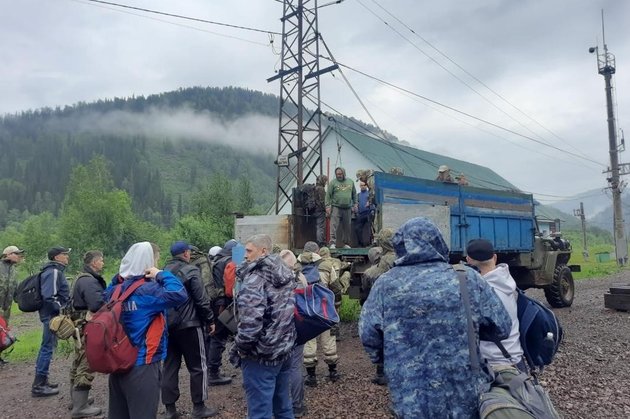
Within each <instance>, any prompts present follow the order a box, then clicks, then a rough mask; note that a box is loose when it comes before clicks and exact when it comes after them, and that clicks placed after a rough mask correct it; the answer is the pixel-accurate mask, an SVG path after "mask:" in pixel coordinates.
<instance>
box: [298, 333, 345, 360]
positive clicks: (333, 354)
mask: <svg viewBox="0 0 630 419" xmlns="http://www.w3.org/2000/svg"><path fill="white" fill-rule="evenodd" d="M318 343H319V344H320V345H321V347H322V350H323V352H324V362H325V363H327V364H329V365H331V364H336V363H337V359H339V357H338V356H337V339H336V338H335V337H334V336H331V334H330V330H326V331H325V332H324V333H322V334H321V335H319V336H317V337H316V338H315V339H311V340H309V341H308V342H306V344H305V345H304V367H306V368H309V367H314V366H316V365H317V344H318Z"/></svg>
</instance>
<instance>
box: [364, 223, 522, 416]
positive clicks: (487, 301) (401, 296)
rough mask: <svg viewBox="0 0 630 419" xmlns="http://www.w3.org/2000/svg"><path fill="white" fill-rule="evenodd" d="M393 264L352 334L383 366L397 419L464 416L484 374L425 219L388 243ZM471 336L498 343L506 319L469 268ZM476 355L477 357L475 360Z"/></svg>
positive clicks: (444, 251)
mask: <svg viewBox="0 0 630 419" xmlns="http://www.w3.org/2000/svg"><path fill="white" fill-rule="evenodd" d="M392 244H393V245H394V249H396V255H397V256H398V259H396V262H395V266H394V267H393V268H392V269H390V270H389V271H388V272H386V273H385V274H383V275H382V276H381V277H380V279H379V280H378V281H376V282H375V283H374V287H373V288H372V291H371V292H370V295H369V297H368V299H367V301H366V302H365V304H364V305H363V309H362V311H361V318H360V320H359V334H360V337H361V341H362V342H363V346H364V348H365V350H366V351H367V353H368V355H369V356H370V358H371V360H372V362H374V363H380V362H383V363H384V364H385V373H386V375H387V377H388V379H389V391H390V396H391V400H392V408H393V410H394V411H395V414H396V416H397V417H405V418H417V417H430V418H471V417H476V416H477V412H478V401H479V394H480V392H481V391H487V390H488V389H489V388H490V378H489V377H488V375H487V373H486V372H484V371H483V370H482V371H473V369H472V368H471V361H470V360H471V355H472V354H470V351H469V344H468V337H469V335H468V316H467V313H466V309H465V308H464V305H463V303H462V297H461V295H460V285H459V278H458V275H457V273H456V272H455V270H454V269H453V267H452V266H451V265H450V264H449V263H448V261H449V250H448V246H447V245H446V243H445V242H444V239H443V238H442V235H441V234H440V231H439V230H438V229H437V227H436V226H435V225H434V224H433V223H432V222H430V221H429V220H428V219H426V218H422V217H418V218H413V219H411V220H409V221H407V222H406V223H405V224H403V226H402V227H400V229H399V230H398V231H397V232H396V234H395V235H394V238H393V239H392ZM466 276H467V281H466V286H467V287H468V293H469V298H470V311H471V321H472V331H473V332H474V336H473V337H472V338H473V339H475V343H476V345H475V346H476V347H477V349H476V350H477V352H479V330H480V328H483V329H484V332H486V333H488V335H494V336H493V337H496V338H498V339H505V338H506V337H507V336H508V335H509V333H510V328H511V325H512V322H511V320H510V316H509V315H508V313H507V312H506V311H505V308H504V307H503V304H502V303H501V300H499V298H498V297H497V296H496V294H495V293H494V291H493V290H492V288H491V287H490V286H489V285H488V284H487V283H486V282H485V281H484V280H483V279H482V278H481V276H479V274H478V273H477V272H475V271H474V270H472V269H470V268H467V271H466ZM479 356H480V355H479V353H477V357H479Z"/></svg>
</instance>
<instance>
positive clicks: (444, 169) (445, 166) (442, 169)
mask: <svg viewBox="0 0 630 419" xmlns="http://www.w3.org/2000/svg"><path fill="white" fill-rule="evenodd" d="M448 170H449V168H448V166H447V165H445V164H443V165H441V166H440V168H439V169H438V173H444V172H446V171H448Z"/></svg>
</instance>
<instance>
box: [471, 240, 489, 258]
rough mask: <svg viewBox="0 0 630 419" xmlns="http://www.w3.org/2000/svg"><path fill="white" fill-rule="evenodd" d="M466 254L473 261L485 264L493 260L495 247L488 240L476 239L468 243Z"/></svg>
mask: <svg viewBox="0 0 630 419" xmlns="http://www.w3.org/2000/svg"><path fill="white" fill-rule="evenodd" d="M466 254H468V256H470V257H471V259H474V260H478V261H479V262H484V261H486V260H490V259H492V256H493V255H494V247H493V246H492V243H490V241H488V240H486V239H475V240H471V241H469V242H468V245H467V246H466Z"/></svg>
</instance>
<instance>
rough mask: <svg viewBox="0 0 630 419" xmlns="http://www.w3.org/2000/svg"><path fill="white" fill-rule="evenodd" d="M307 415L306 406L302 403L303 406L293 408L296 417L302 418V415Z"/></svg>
mask: <svg viewBox="0 0 630 419" xmlns="http://www.w3.org/2000/svg"><path fill="white" fill-rule="evenodd" d="M304 415H306V406H304V405H302V407H298V408H295V407H294V408H293V417H294V418H301V417H302V416H304Z"/></svg>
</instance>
